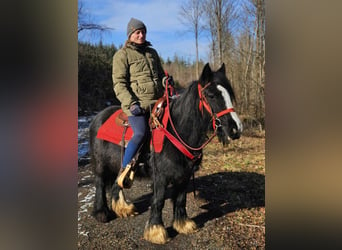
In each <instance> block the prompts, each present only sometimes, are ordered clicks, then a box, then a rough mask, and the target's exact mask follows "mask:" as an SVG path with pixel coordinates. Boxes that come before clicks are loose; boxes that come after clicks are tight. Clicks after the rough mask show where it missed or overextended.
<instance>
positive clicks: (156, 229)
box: [144, 180, 169, 244]
mask: <svg viewBox="0 0 342 250" xmlns="http://www.w3.org/2000/svg"><path fill="white" fill-rule="evenodd" d="M154 185H156V187H155V188H154V190H155V192H154V194H153V197H152V204H151V215H150V219H149V221H148V223H147V224H146V227H145V230H144V239H145V240H147V241H150V242H152V243H155V244H165V243H166V242H167V241H168V240H169V238H168V234H167V232H166V230H165V228H164V225H163V221H162V210H163V207H164V202H165V189H166V184H164V183H163V184H162V183H160V181H159V182H156V180H155V182H154Z"/></svg>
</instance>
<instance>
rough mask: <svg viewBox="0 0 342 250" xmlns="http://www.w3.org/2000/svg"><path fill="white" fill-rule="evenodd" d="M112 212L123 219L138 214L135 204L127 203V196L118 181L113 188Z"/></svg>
mask: <svg viewBox="0 0 342 250" xmlns="http://www.w3.org/2000/svg"><path fill="white" fill-rule="evenodd" d="M112 210H113V211H114V212H115V213H116V215H117V216H118V217H121V218H122V217H129V216H134V215H136V214H137V212H136V209H135V206H134V204H133V203H127V202H126V199H125V195H124V193H123V191H122V189H121V188H120V187H119V186H118V184H117V182H116V181H115V183H114V184H113V186H112Z"/></svg>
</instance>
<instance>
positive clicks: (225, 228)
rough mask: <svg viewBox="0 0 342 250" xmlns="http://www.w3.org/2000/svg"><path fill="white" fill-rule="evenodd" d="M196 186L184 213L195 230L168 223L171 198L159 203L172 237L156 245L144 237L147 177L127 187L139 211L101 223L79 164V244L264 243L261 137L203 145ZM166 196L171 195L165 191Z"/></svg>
mask: <svg viewBox="0 0 342 250" xmlns="http://www.w3.org/2000/svg"><path fill="white" fill-rule="evenodd" d="M194 183H195V190H196V196H194V192H193V191H194V185H193V182H192V181H191V182H190V184H189V186H188V195H187V213H188V216H189V217H190V218H191V219H193V220H194V221H195V222H196V224H197V226H198V231H197V232H195V233H193V234H190V235H183V234H178V233H177V232H176V231H175V230H174V229H173V228H172V203H171V200H170V199H169V198H167V200H166V202H165V207H164V209H163V220H164V225H165V228H166V230H167V232H168V234H169V237H170V238H171V240H170V241H169V242H168V243H166V244H165V245H155V244H152V243H150V242H147V241H145V240H144V239H143V231H144V227H145V224H146V221H147V220H148V217H149V213H150V211H149V204H150V199H151V196H152V189H151V181H150V180H148V179H138V178H137V179H136V180H135V182H134V184H133V187H132V188H131V189H129V190H126V189H125V191H124V192H125V195H126V198H127V199H129V200H130V201H132V202H133V203H134V204H135V206H136V207H137V209H138V212H139V214H138V215H136V216H134V217H129V218H123V219H120V218H115V219H113V220H112V221H110V222H109V223H105V224H103V223H99V222H97V221H96V220H95V219H94V218H93V217H92V216H91V211H92V205H93V201H94V194H95V188H94V184H93V175H92V172H91V169H90V167H89V165H86V164H84V163H82V164H79V170H78V248H79V249H265V138H264V135H262V134H261V135H260V134H258V136H255V135H254V136H253V137H251V136H242V137H241V138H240V139H239V140H235V141H232V142H231V143H230V144H229V145H228V146H227V147H225V148H223V147H222V145H221V144H220V143H219V142H218V141H217V138H215V139H214V140H213V141H212V142H211V143H210V144H209V145H208V146H207V147H206V148H205V150H204V157H203V162H202V164H201V167H200V169H199V171H197V172H196V173H195V182H194ZM168 197H169V195H168Z"/></svg>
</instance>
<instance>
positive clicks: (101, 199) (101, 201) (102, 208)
mask: <svg viewBox="0 0 342 250" xmlns="http://www.w3.org/2000/svg"><path fill="white" fill-rule="evenodd" d="M95 190H96V191H95V201H94V209H93V216H94V217H95V218H96V220H98V221H100V222H108V221H109V220H110V219H111V215H112V213H111V212H110V210H109V208H108V205H107V198H106V189H105V182H104V180H103V177H102V176H101V175H95Z"/></svg>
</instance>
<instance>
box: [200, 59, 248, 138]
mask: <svg viewBox="0 0 342 250" xmlns="http://www.w3.org/2000/svg"><path fill="white" fill-rule="evenodd" d="M198 88H199V95H200V104H199V106H200V109H202V108H203V109H205V110H206V111H203V112H208V113H209V114H210V115H211V116H212V119H213V120H215V124H214V126H216V127H217V135H218V137H219V139H220V141H221V142H222V143H224V144H225V143H227V142H228V138H231V139H233V140H235V139H239V138H240V135H241V133H242V129H243V128H242V123H241V121H240V119H239V117H238V115H237V114H236V112H235V110H234V107H233V102H235V94H234V91H233V89H232V87H231V85H230V82H229V80H228V79H227V77H226V69H225V65H224V64H222V66H221V68H220V69H219V70H217V71H216V72H214V71H212V70H211V68H210V66H209V64H208V63H207V64H206V65H205V66H204V69H203V72H202V75H201V77H200V80H199V85H198Z"/></svg>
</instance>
